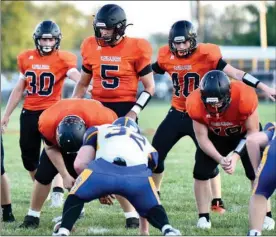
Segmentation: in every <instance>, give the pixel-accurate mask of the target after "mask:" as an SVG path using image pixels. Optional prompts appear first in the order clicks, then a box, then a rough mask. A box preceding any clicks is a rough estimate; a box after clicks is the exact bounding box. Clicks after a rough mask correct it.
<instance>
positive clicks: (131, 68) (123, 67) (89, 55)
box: [81, 37, 152, 102]
mask: <svg viewBox="0 0 276 237" xmlns="http://www.w3.org/2000/svg"><path fill="white" fill-rule="evenodd" d="M81 54H82V58H83V67H84V68H85V69H86V70H87V71H90V72H92V74H93V90H92V98H93V99H96V100H99V101H102V102H127V101H136V94H137V90H138V82H139V74H140V73H141V72H142V70H143V69H144V68H145V67H146V66H148V65H149V66H150V64H151V56H152V48H151V46H150V44H149V42H148V41H146V40H144V39H138V38H129V37H125V38H124V39H122V41H121V42H120V43H119V44H118V45H116V46H114V47H100V46H99V45H98V44H97V42H96V39H95V37H89V38H87V39H85V40H84V41H83V43H82V45H81ZM85 69H84V70H85Z"/></svg>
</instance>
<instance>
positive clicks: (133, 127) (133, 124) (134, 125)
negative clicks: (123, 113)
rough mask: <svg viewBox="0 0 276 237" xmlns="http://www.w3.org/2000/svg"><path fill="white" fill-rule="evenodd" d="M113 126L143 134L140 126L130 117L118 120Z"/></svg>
mask: <svg viewBox="0 0 276 237" xmlns="http://www.w3.org/2000/svg"><path fill="white" fill-rule="evenodd" d="M112 124H113V125H116V126H124V127H128V128H130V129H131V130H132V131H133V132H136V133H141V131H140V128H139V126H138V124H137V123H136V122H135V121H134V120H133V119H132V118H129V117H120V118H118V119H116V120H115V121H114V122H113V123H112Z"/></svg>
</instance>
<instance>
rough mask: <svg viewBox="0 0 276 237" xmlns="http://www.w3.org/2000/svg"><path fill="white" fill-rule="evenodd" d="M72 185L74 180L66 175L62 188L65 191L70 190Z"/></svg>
mask: <svg viewBox="0 0 276 237" xmlns="http://www.w3.org/2000/svg"><path fill="white" fill-rule="evenodd" d="M74 183H75V179H74V178H73V177H72V176H71V175H68V176H66V177H64V178H63V186H64V188H66V189H71V188H72V187H73V186H74Z"/></svg>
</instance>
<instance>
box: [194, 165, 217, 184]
mask: <svg viewBox="0 0 276 237" xmlns="http://www.w3.org/2000/svg"><path fill="white" fill-rule="evenodd" d="M193 174H194V175H193V176H194V179H197V180H202V181H204V180H208V179H212V178H215V177H216V176H217V175H218V174H219V169H218V168H216V169H215V170H214V171H213V172H212V173H211V174H208V173H204V172H195V171H194V173H193Z"/></svg>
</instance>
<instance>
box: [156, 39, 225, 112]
mask: <svg viewBox="0 0 276 237" xmlns="http://www.w3.org/2000/svg"><path fill="white" fill-rule="evenodd" d="M221 58H222V55H221V52H220V49H219V47H218V46H217V45H215V44H203V43H200V44H198V46H197V49H196V50H195V51H194V52H193V53H192V54H191V55H190V56H189V57H187V58H178V57H176V56H175V55H174V54H172V53H171V52H170V49H169V46H168V45H166V46H163V47H162V48H160V49H159V52H158V58H157V63H158V66H159V67H160V68H161V69H162V70H164V71H166V72H167V73H169V74H170V76H171V79H172V82H173V87H174V93H173V97H172V106H173V107H174V108H176V109H177V110H180V111H185V110H186V105H185V104H186V98H187V97H188V96H189V94H190V93H191V92H192V91H193V90H195V89H196V88H198V86H199V82H200V80H201V78H202V77H203V76H204V74H205V73H207V72H208V71H210V70H214V69H216V67H217V65H218V62H219V60H220V59H221Z"/></svg>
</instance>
